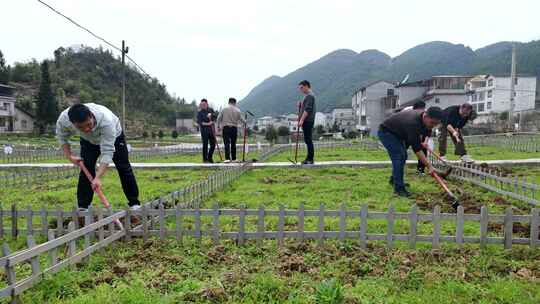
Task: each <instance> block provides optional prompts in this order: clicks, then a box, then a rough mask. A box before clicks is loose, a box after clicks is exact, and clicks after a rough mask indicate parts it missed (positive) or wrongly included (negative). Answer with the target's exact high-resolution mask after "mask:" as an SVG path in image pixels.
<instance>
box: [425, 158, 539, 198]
mask: <svg viewBox="0 0 540 304" xmlns="http://www.w3.org/2000/svg"><path fill="white" fill-rule="evenodd" d="M429 158H430V161H431V163H432V164H433V165H434V166H435V168H437V169H439V170H445V169H446V168H447V167H448V166H450V167H451V168H452V173H451V174H450V176H451V177H453V178H456V179H458V180H462V181H467V182H470V183H472V184H474V185H477V186H479V187H482V188H484V189H487V190H490V191H493V192H496V193H499V194H502V195H505V196H508V197H511V198H514V199H517V200H520V201H523V202H526V203H529V204H532V205H535V206H540V185H537V184H534V183H532V182H530V181H527V177H525V176H523V177H521V178H520V177H518V176H513V177H512V176H505V174H504V173H503V172H501V171H499V170H496V169H494V168H490V167H489V166H482V165H477V164H464V163H448V164H444V163H442V162H441V161H439V160H438V159H437V158H435V157H434V156H433V155H430V157H429Z"/></svg>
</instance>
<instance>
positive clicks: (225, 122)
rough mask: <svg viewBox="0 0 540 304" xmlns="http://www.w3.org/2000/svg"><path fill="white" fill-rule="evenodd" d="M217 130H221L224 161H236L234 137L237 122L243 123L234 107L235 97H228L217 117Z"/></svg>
mask: <svg viewBox="0 0 540 304" xmlns="http://www.w3.org/2000/svg"><path fill="white" fill-rule="evenodd" d="M216 122H217V125H218V130H219V129H220V130H222V131H223V142H224V144H225V161H224V162H225V163H228V162H231V161H233V162H234V161H236V139H237V136H238V124H240V123H245V122H246V121H245V119H244V118H243V117H242V112H241V111H240V109H238V107H236V99H234V98H232V97H231V98H229V106H228V107H226V108H225V109H223V110H222V111H221V112H220V113H219V116H218V118H217V121H216Z"/></svg>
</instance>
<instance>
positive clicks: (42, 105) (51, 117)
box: [36, 60, 58, 134]
mask: <svg viewBox="0 0 540 304" xmlns="http://www.w3.org/2000/svg"><path fill="white" fill-rule="evenodd" d="M36 105H37V113H36V114H37V122H38V125H39V128H40V133H41V134H43V133H44V132H45V129H46V127H47V125H50V124H53V123H55V121H56V118H57V116H58V104H57V103H56V99H55V98H54V95H53V93H52V89H51V80H50V77H49V63H48V61H47V60H44V61H43V63H42V64H41V83H40V85H39V93H38V97H37V102H36Z"/></svg>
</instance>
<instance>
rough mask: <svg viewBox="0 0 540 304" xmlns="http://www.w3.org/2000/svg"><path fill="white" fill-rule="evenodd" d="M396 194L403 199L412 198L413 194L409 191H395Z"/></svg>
mask: <svg viewBox="0 0 540 304" xmlns="http://www.w3.org/2000/svg"><path fill="white" fill-rule="evenodd" d="M394 193H395V194H396V195H397V196H401V197H411V193H410V192H409V191H407V189H399V190H395V191H394Z"/></svg>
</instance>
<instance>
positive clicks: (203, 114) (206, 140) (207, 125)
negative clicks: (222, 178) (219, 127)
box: [197, 99, 216, 163]
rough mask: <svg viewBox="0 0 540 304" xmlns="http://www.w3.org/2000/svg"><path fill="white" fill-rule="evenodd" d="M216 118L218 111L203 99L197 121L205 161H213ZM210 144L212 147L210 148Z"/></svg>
mask: <svg viewBox="0 0 540 304" xmlns="http://www.w3.org/2000/svg"><path fill="white" fill-rule="evenodd" d="M215 120H216V113H215V112H214V110H213V109H212V108H210V107H208V101H207V100H206V99H202V100H201V103H200V104H199V112H197V123H198V124H199V129H200V130H201V139H202V144H203V146H202V155H203V162H204V163H213V162H214V159H213V155H214V149H215V148H216V135H215V134H214V121H215ZM208 144H210V149H208Z"/></svg>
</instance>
